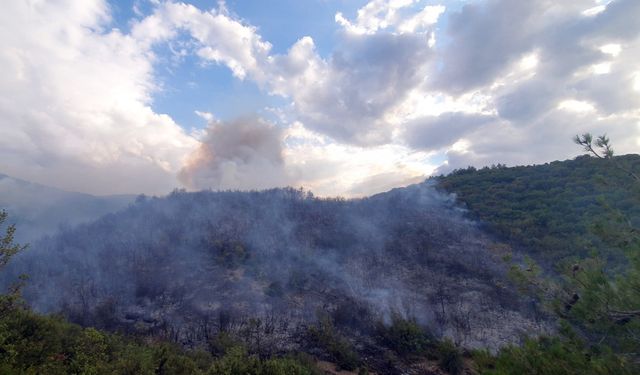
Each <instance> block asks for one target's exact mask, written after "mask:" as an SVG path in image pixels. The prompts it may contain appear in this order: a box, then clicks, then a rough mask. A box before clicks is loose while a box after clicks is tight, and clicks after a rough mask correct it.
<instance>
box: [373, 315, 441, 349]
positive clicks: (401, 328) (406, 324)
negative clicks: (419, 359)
mask: <svg viewBox="0 0 640 375" xmlns="http://www.w3.org/2000/svg"><path fill="white" fill-rule="evenodd" d="M377 333H378V336H379V338H380V341H381V342H382V344H384V345H385V346H387V347H388V348H389V349H391V350H393V351H395V352H396V353H398V354H399V355H401V356H407V355H415V354H420V353H421V352H423V351H424V350H425V349H427V347H428V345H429V342H430V340H429V336H428V334H427V332H426V331H425V330H424V329H422V328H421V327H420V326H419V325H418V323H416V321H415V320H414V319H404V318H403V317H402V316H400V314H397V313H393V314H392V316H391V324H390V325H385V324H384V323H382V322H381V323H379V324H378V329H377Z"/></svg>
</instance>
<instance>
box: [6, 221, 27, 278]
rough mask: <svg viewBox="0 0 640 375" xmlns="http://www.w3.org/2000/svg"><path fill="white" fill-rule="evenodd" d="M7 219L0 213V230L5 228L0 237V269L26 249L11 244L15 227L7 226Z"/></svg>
mask: <svg viewBox="0 0 640 375" xmlns="http://www.w3.org/2000/svg"><path fill="white" fill-rule="evenodd" d="M7 218H8V214H7V212H6V211H4V210H2V211H0V229H2V228H3V227H6V228H5V229H4V234H3V235H2V236H1V237H0V269H2V268H4V266H6V265H7V263H8V262H9V260H10V259H11V258H12V257H13V256H14V255H16V254H17V253H18V252H20V251H22V250H24V249H25V248H26V246H22V245H18V244H15V243H14V242H13V240H14V237H15V233H16V227H15V225H7V224H6V221H7ZM0 233H1V232H0Z"/></svg>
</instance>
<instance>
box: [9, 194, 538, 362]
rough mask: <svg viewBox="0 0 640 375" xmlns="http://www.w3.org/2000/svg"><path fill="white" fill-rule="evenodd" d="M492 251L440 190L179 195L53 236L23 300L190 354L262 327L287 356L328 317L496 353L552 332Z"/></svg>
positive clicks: (269, 342)
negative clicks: (403, 328) (403, 325)
mask: <svg viewBox="0 0 640 375" xmlns="http://www.w3.org/2000/svg"><path fill="white" fill-rule="evenodd" d="M491 246H492V241H491V240H490V238H488V237H487V236H486V235H485V234H483V233H482V232H481V231H480V230H479V229H478V228H477V227H476V225H475V224H474V223H473V222H470V221H468V220H466V219H465V218H464V215H463V212H462V211H461V210H460V209H458V208H456V206H455V202H454V200H453V197H451V196H449V195H445V194H442V193H440V192H438V191H437V190H436V189H435V188H434V187H433V186H431V184H430V183H422V184H417V185H413V186H410V187H407V188H402V189H395V190H392V191H390V192H387V193H383V194H378V195H375V196H372V197H369V198H365V199H357V200H344V199H318V198H315V197H313V196H312V195H311V194H310V193H306V192H304V191H301V190H295V189H290V188H289V189H273V190H266V191H261V192H232V191H227V192H207V191H204V192H197V193H186V192H179V191H177V192H174V193H173V194H171V195H169V196H168V197H166V198H151V199H140V200H138V201H137V202H136V204H135V205H132V206H131V207H129V208H128V209H127V210H125V211H123V212H120V213H117V214H112V215H108V216H105V217H103V218H101V219H100V220H98V221H96V222H94V223H92V224H87V225H81V226H79V227H77V228H75V229H70V230H66V231H63V232H61V233H59V234H58V235H56V236H53V237H50V238H47V239H44V240H43V241H40V242H38V243H36V244H34V246H33V248H32V249H30V250H29V251H28V252H25V253H24V254H23V255H22V256H20V257H18V259H16V262H15V263H14V265H13V268H12V271H13V273H14V274H17V273H20V272H25V273H28V274H30V275H31V276H32V279H31V281H30V284H29V286H28V287H27V289H26V290H25V296H26V297H27V299H28V300H29V301H30V303H31V304H32V306H34V307H35V308H36V309H38V310H39V311H43V312H56V311H61V312H63V313H64V314H66V315H67V316H69V317H70V318H71V319H72V320H74V321H77V322H79V323H82V324H88V325H97V326H99V327H104V328H110V329H123V330H136V331H138V332H139V331H140V330H142V331H143V332H148V333H151V334H156V335H165V336H166V337H168V338H171V339H173V340H176V341H178V342H180V343H182V344H184V345H196V344H197V343H198V342H202V341H203V340H205V339H206V337H209V336H210V335H211V334H212V333H211V332H212V331H213V332H217V331H220V330H223V329H224V330H227V331H232V332H235V334H237V335H239V336H242V335H247V333H246V332H247V329H249V328H248V327H253V326H251V325H250V324H253V323H251V322H256V320H255V318H259V319H260V320H259V321H260V322H265V323H264V324H266V322H272V323H270V324H271V325H269V327H271V328H269V329H266V328H265V326H263V325H261V326H260V327H261V328H260V327H259V328H260V329H265V330H264V331H261V335H262V336H259V337H261V339H260V340H259V343H258V344H256V343H255V342H249V344H250V346H251V345H254V346H255V345H259V346H260V347H259V348H257V349H256V348H255V347H254V349H256V350H267V349H268V350H280V349H282V348H287V347H289V348H290V347H291V345H294V344H295V343H296V342H297V341H296V340H295V339H294V338H295V337H296V333H297V332H298V331H299V329H301V327H304V326H305V325H306V324H309V323H311V322H313V321H315V319H316V318H317V316H318V312H319V311H323V312H325V313H328V314H333V316H334V317H335V319H336V322H337V323H340V322H342V323H343V324H345V325H346V326H348V327H367V326H370V325H371V322H374V321H376V320H384V319H387V318H388V317H389V315H390V314H391V313H393V312H398V313H401V314H403V315H405V316H413V317H415V318H416V319H417V320H418V321H419V322H420V323H421V324H423V325H425V326H427V327H429V329H431V330H432V332H434V334H436V335H441V336H448V337H452V338H453V339H455V340H456V341H457V342H459V343H461V344H463V345H465V346H469V347H478V346H482V347H490V348H497V347H500V346H502V345H504V344H506V343H509V342H514V341H517V340H518V339H519V338H520V335H521V333H522V331H523V330H526V331H528V332H530V333H534V332H542V331H544V330H545V329H546V328H545V327H546V323H545V322H544V321H541V322H539V321H536V319H534V318H535V316H534V313H535V312H536V309H535V307H534V306H531V303H530V302H526V303H525V301H522V300H521V299H520V298H519V297H518V296H517V294H516V293H515V292H514V290H513V289H511V288H508V287H505V286H508V285H509V282H508V280H507V279H506V277H505V270H504V266H503V265H502V264H501V262H500V261H498V260H496V259H494V258H495V256H494V255H493V253H492V252H491V251H490V248H491ZM252 319H253V320H252ZM276 323H277V324H276ZM254 328H255V327H254ZM276 328H277V329H276ZM252 329H253V328H252ZM255 329H258V328H255ZM363 329H364V328H363ZM254 333H255V332H254ZM255 337H256V336H255V335H254V336H251V335H250V336H246V337H244V336H243V338H244V339H245V341H246V340H249V341H251V340H253V338H255Z"/></svg>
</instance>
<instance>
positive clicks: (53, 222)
mask: <svg viewBox="0 0 640 375" xmlns="http://www.w3.org/2000/svg"><path fill="white" fill-rule="evenodd" d="M134 199H135V196H133V195H113V196H104V197H96V196H93V195H89V194H82V193H74V192H68V191H64V190H59V189H56V188H52V187H49V186H44V185H40V184H35V183H32V182H27V181H23V180H19V179H16V178H13V177H9V176H7V175H3V174H0V208H2V209H6V210H7V212H8V213H9V215H10V217H11V220H12V221H13V222H14V223H15V224H16V225H17V226H18V228H20V230H19V231H18V238H17V239H18V241H20V242H31V241H34V240H36V239H37V238H39V237H41V236H42V235H45V234H53V233H55V232H56V231H57V230H58V228H59V227H60V226H61V225H68V226H74V225H77V224H80V223H86V222H90V221H92V220H95V219H97V218H99V217H100V216H102V215H104V214H107V213H110V212H115V211H117V210H120V209H122V208H124V207H126V206H127V205H128V204H129V203H131V202H133V200H134Z"/></svg>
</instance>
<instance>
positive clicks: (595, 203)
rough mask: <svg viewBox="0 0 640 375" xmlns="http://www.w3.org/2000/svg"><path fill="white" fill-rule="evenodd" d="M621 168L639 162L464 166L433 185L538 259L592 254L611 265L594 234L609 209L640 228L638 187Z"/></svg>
mask: <svg viewBox="0 0 640 375" xmlns="http://www.w3.org/2000/svg"><path fill="white" fill-rule="evenodd" d="M616 165H618V166H616ZM625 170H627V171H636V173H637V172H638V171H640V156H639V155H625V156H618V157H615V158H614V160H604V159H598V158H595V157H589V156H580V157H577V158H575V159H573V160H567V161H562V162H561V161H555V162H552V163H548V164H544V165H534V166H520V167H512V168H507V167H505V166H502V165H497V166H493V167H485V168H482V169H478V170H476V169H475V168H473V167H469V168H467V169H460V170H456V171H454V172H452V173H450V174H449V175H446V176H441V177H439V178H437V180H438V187H439V188H440V189H442V190H443V191H446V192H449V193H453V194H455V196H456V199H457V200H458V202H459V203H460V204H461V205H462V206H463V207H464V208H466V209H468V210H469V217H471V218H474V219H477V220H479V221H480V222H482V223H483V228H485V229H488V230H489V231H490V232H491V233H493V234H495V235H497V236H498V237H499V238H501V239H503V240H506V241H509V242H511V243H512V244H513V245H515V246H523V247H524V248H525V249H526V250H527V251H528V252H530V254H531V255H532V256H533V257H535V258H536V259H537V260H538V261H541V262H544V263H545V264H547V265H550V264H554V263H555V264H558V263H557V262H558V261H560V263H559V264H562V265H565V264H566V263H568V262H571V261H574V260H576V259H578V258H584V257H586V256H589V255H592V253H593V252H596V253H598V254H599V255H601V256H604V257H606V258H611V259H610V260H612V261H614V262H615V263H616V264H617V263H620V262H622V261H623V260H622V259H621V258H620V257H619V254H617V253H616V252H615V249H611V248H610V245H609V244H607V243H606V242H603V241H602V240H601V238H600V237H599V236H598V235H597V231H596V230H595V229H596V227H599V226H600V227H601V226H606V225H607V222H608V221H609V220H610V216H609V214H610V213H611V212H612V211H615V210H618V211H619V212H620V213H621V214H623V215H624V216H625V219H626V220H629V221H630V223H631V225H633V226H636V227H638V226H639V224H640V186H639V185H638V184H637V183H636V182H635V181H634V179H632V178H630V177H629V175H628V174H629V173H628V172H626V171H625Z"/></svg>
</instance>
